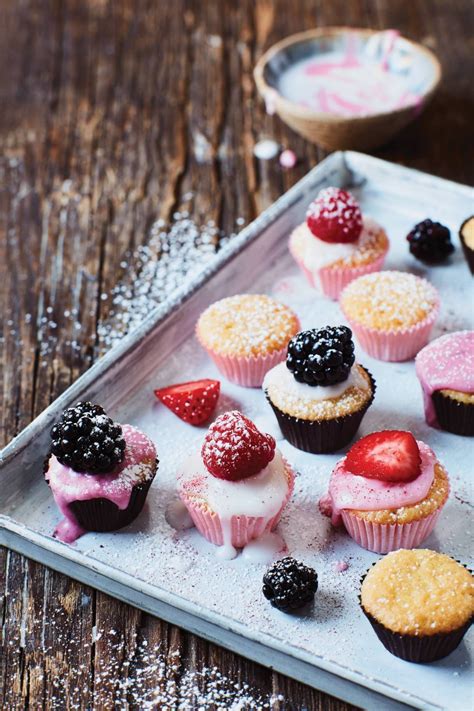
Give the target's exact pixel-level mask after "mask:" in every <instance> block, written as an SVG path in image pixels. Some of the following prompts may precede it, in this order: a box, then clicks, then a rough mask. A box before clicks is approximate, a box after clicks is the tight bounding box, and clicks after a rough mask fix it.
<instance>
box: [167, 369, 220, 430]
mask: <svg viewBox="0 0 474 711" xmlns="http://www.w3.org/2000/svg"><path fill="white" fill-rule="evenodd" d="M220 389H221V384H220V382H219V381H218V380H207V379H204V380H193V381H190V382H188V383H178V384H176V385H169V386H168V387H167V388H158V390H154V393H155V395H156V397H157V398H158V400H160V401H161V402H162V403H163V405H166V407H168V408H169V409H170V410H171V412H174V414H175V415H178V417H179V418H181V419H182V420H184V422H187V423H188V424H190V425H202V423H203V422H206V420H208V419H209V418H210V416H211V415H212V413H213V412H214V410H215V407H216V405H217V400H218V398H219V393H220Z"/></svg>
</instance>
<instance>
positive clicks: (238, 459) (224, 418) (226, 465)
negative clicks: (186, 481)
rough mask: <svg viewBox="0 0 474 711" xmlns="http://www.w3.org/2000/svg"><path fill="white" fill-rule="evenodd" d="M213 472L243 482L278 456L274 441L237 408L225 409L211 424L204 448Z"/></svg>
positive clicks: (204, 454)
mask: <svg viewBox="0 0 474 711" xmlns="http://www.w3.org/2000/svg"><path fill="white" fill-rule="evenodd" d="M201 454H202V458H203V461H204V464H205V465H206V467H207V470H208V471H209V473H210V474H212V475H213V476H215V477H217V478H218V479H226V480H227V481H240V480H241V479H247V477H249V476H254V475H255V474H258V473H259V472H261V471H262V469H265V467H266V466H267V464H268V463H269V462H271V461H272V459H273V457H274V456H275V440H274V439H273V437H271V436H270V435H268V434H263V433H262V432H260V431H259V430H258V429H257V428H256V427H255V425H254V423H253V422H252V421H251V420H249V419H248V417H245V416H244V415H242V413H241V412H239V411H238V410H233V411H232V412H224V414H223V415H220V416H219V417H218V418H217V420H216V421H215V422H213V423H212V425H211V426H210V427H209V432H208V433H207V435H206V438H205V440H204V444H203V445H202V450H201Z"/></svg>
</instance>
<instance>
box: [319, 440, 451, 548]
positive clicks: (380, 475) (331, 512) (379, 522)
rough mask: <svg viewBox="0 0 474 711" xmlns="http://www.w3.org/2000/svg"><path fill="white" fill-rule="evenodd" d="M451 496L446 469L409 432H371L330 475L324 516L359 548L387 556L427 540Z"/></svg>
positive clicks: (322, 501)
mask: <svg viewBox="0 0 474 711" xmlns="http://www.w3.org/2000/svg"><path fill="white" fill-rule="evenodd" d="M448 496H449V479H448V475H447V473H446V470H445V469H444V467H443V466H442V464H440V462H439V461H438V460H437V458H436V456H435V454H434V452H433V451H432V449H430V447H428V445H426V444H425V443H424V442H421V441H417V440H416V439H415V438H414V437H413V435H412V434H411V432H404V431H400V430H385V431H383V432H374V433H372V434H370V435H367V437H363V438H362V439H361V440H359V441H358V442H356V444H355V445H353V447H351V449H350V450H349V452H348V454H347V456H346V457H344V458H343V459H341V460H340V461H339V462H338V463H337V464H336V467H335V469H334V471H333V473H332V475H331V479H330V482H329V490H328V493H327V494H326V495H325V496H324V497H323V498H322V499H321V500H320V502H319V507H320V510H321V512H322V513H324V514H325V515H326V516H329V517H330V518H331V521H332V523H333V525H334V526H340V525H341V524H343V525H344V526H345V528H346V530H347V532H348V533H349V535H350V536H351V537H352V538H353V539H354V540H355V541H356V543H358V544H359V545H360V546H361V547H362V548H366V549H367V550H369V551H373V552H374V553H388V552H389V551H393V550H396V549H397V548H415V547H416V546H419V545H420V543H422V542H423V541H424V540H425V538H427V537H428V536H429V535H430V533H431V532H432V530H433V528H434V527H435V524H436V521H437V520H438V517H439V515H440V513H441V510H442V508H443V506H444V505H445V503H446V501H447V499H448Z"/></svg>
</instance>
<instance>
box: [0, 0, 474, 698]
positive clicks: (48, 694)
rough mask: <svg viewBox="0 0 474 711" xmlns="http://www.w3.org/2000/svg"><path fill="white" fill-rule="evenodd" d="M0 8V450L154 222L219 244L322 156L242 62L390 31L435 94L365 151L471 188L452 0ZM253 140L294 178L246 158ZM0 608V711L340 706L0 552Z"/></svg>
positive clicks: (100, 328) (52, 382) (109, 327)
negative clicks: (219, 234) (179, 219)
mask: <svg viewBox="0 0 474 711" xmlns="http://www.w3.org/2000/svg"><path fill="white" fill-rule="evenodd" d="M0 13H1V16H0V20H1V21H0V67H1V70H0V72H1V74H0V97H1V111H0V146H1V151H0V186H1V190H0V231H1V235H2V239H1V244H0V249H1V255H0V264H1V269H2V272H1V281H0V290H1V294H2V301H1V303H2V313H3V314H4V315H5V322H4V330H3V334H2V338H1V351H2V375H1V378H2V384H1V388H0V393H1V397H2V407H1V412H2V415H1V417H2V421H1V428H2V429H1V440H2V441H3V443H6V442H8V441H9V440H10V439H11V437H12V436H13V435H15V434H16V433H17V432H18V431H19V430H21V429H22V428H23V427H24V426H25V425H27V424H28V423H29V422H30V421H31V419H32V418H33V417H35V416H36V415H37V414H38V413H39V412H40V411H41V410H43V408H45V407H46V406H47V405H48V404H49V403H50V402H51V401H52V400H53V399H54V398H55V397H56V396H57V395H59V393H61V392H62V391H63V390H64V389H65V388H66V387H67V386H68V385H69V384H70V383H71V382H73V381H74V380H75V379H76V378H77V377H78V376H79V375H80V374H81V373H82V372H83V371H84V370H86V369H87V368H88V367H89V366H90V365H91V363H92V362H93V361H94V360H95V359H96V358H97V357H98V356H99V355H100V354H101V353H102V352H103V351H104V350H105V349H106V348H107V347H108V345H109V343H110V333H113V334H117V333H120V331H121V330H124V329H126V328H127V317H126V316H125V317H124V316H123V313H121V312H120V311H121V308H123V306H122V307H120V306H118V305H114V304H112V303H111V301H112V299H111V296H110V295H111V293H112V290H113V288H114V285H115V284H116V283H118V282H120V283H126V280H127V277H128V275H129V274H130V271H131V270H133V269H134V268H136V266H137V265H136V261H137V258H138V263H139V264H140V260H139V256H140V251H139V249H138V248H139V247H140V245H142V244H145V243H147V241H148V240H149V235H150V226H151V224H152V223H153V222H154V221H155V220H156V219H158V218H162V219H163V220H164V221H165V222H166V223H167V222H168V221H169V220H170V218H171V217H172V215H173V213H175V212H176V211H177V210H180V211H183V210H188V211H189V212H190V214H191V216H192V218H193V219H194V220H195V222H196V223H197V224H201V223H203V222H206V221H207V220H209V219H213V220H215V222H216V223H217V224H218V225H219V226H220V227H221V228H222V229H223V230H224V231H225V232H226V233H231V232H232V231H233V230H234V229H235V227H236V220H237V224H239V223H242V221H245V222H248V221H249V220H251V219H252V218H253V217H255V215H257V214H258V213H259V212H260V211H261V210H262V209H263V208H264V207H265V206H267V205H268V204H269V203H271V202H272V201H273V200H274V199H275V198H276V197H278V196H279V195H280V194H281V193H282V192H283V191H284V190H286V189H287V188H288V187H289V186H290V185H291V184H293V183H294V182H295V181H296V180H297V179H298V178H300V177H301V176H302V175H303V174H304V173H305V172H306V171H307V170H308V169H309V168H310V167H311V166H313V165H314V164H315V163H317V162H318V161H319V160H320V159H321V158H322V157H323V156H324V153H323V152H322V151H320V150H318V149H317V148H315V147H314V146H310V145H308V144H307V143H306V142H305V141H303V140H302V139H300V138H298V137H297V136H295V135H294V134H293V133H292V132H291V131H289V130H287V129H286V128H285V127H284V126H283V125H282V124H281V122H280V121H279V120H278V119H277V118H271V117H268V116H266V115H265V113H264V110H263V107H262V104H261V102H260V101H259V100H258V98H257V96H256V92H255V86H254V83H253V79H252V67H253V65H254V63H255V60H256V58H257V57H258V56H259V55H260V54H261V53H262V51H263V50H264V49H266V48H267V47H268V46H269V45H270V44H271V43H273V42H274V41H276V40H278V39H280V38H281V37H283V36H285V35H287V34H290V33H292V32H296V31H299V30H302V29H306V28H309V27H313V26H315V25H331V24H339V25H342V24H344V25H352V26H369V27H378V28H391V27H395V28H398V29H399V30H400V31H401V32H402V33H403V34H404V35H406V36H408V37H411V38H414V39H416V40H419V41H422V42H424V43H425V44H426V45H427V46H429V47H430V48H432V49H434V51H435V52H436V53H437V54H438V56H439V57H440V59H441V62H442V64H443V68H444V80H443V84H442V87H441V89H440V91H439V94H438V96H437V97H436V99H435V100H434V102H433V104H432V105H431V106H430V107H429V109H428V110H427V111H426V113H425V114H423V116H422V117H421V118H420V119H419V120H418V121H417V122H415V123H414V124H413V125H412V126H410V127H409V128H407V129H406V130H405V131H404V132H403V133H402V134H400V136H399V137H398V138H396V140H394V141H393V142H392V143H391V144H390V145H389V146H387V147H385V148H384V149H382V150H380V151H378V152H377V155H379V156H381V157H383V158H386V159H389V160H393V161H399V162H402V163H405V164H407V165H410V166H412V167H415V168H420V169H422V170H427V171H429V172H432V173H435V174H438V175H442V176H444V177H447V178H451V179H453V180H458V181H461V182H468V183H472V182H473V181H474V172H473V171H474V166H473V161H472V155H471V156H469V155H468V151H469V146H470V149H471V153H472V121H473V115H474V85H473V83H472V77H473V76H474V44H473V42H474V40H473V34H472V27H473V26H474V5H473V3H472V1H471V0H451V1H450V2H449V3H448V2H446V1H445V0H306V1H305V0H291V2H290V1H289V0H288V1H287V2H285V0H280V1H278V2H272V1H271V0H254V1H252V0H240V1H237V2H236V1H235V0H225V1H224V0H208V1H206V0H195V2H193V1H192V0H173V2H169V1H168V0H154V1H153V0H148V1H146V0H140V1H138V0H137V1H136V2H133V1H132V0H129V1H127V0H109V1H107V0H67V1H66V0H63V1H61V0H22V1H21V2H18V1H17V0H3V2H2V3H1V7H0ZM266 136H270V137H274V138H276V139H277V140H278V141H279V142H281V144H283V145H285V146H289V147H291V148H293V150H295V151H296V153H297V154H298V156H299V158H300V160H299V163H298V165H297V167H296V168H294V169H293V170H291V171H286V172H284V171H282V170H281V169H280V168H279V167H278V165H277V164H276V163H275V162H267V163H266V162H262V161H260V162H257V161H256V160H255V159H254V157H253V155H252V147H253V145H254V143H255V141H256V140H259V139H260V138H262V137H266ZM433 216H435V215H433ZM238 218H241V219H240V220H238ZM148 254H149V255H150V254H151V252H149V253H148ZM151 256H152V257H153V256H154V258H157V257H158V255H157V254H155V255H153V254H151ZM161 296H162V295H161ZM156 298H160V295H158V296H157V297H156ZM122 302H125V303H129V302H127V300H126V299H125V300H122ZM107 334H109V335H107ZM0 595H1V601H0V605H1V615H2V620H3V629H2V643H3V649H2V655H1V661H0V699H1V701H0V705H1V707H2V708H8V709H23V708H32V709H40V708H48V709H53V708H54V709H55V708H58V709H59V708H61V709H62V708H68V709H69V708H71V709H72V708H73V709H91V708H96V709H112V708H120V709H122V708H137V709H141V708H165V707H166V704H165V702H164V699H165V698H167V699H168V706H167V707H168V708H170V709H174V708H197V707H198V706H199V704H201V706H202V707H203V708H214V707H217V706H219V703H220V704H222V705H221V706H219V707H220V708H230V706H231V702H232V699H233V698H242V693H243V692H242V690H240V691H239V690H238V689H236V688H235V687H233V686H232V685H233V684H243V683H245V682H246V683H248V684H249V685H250V687H251V690H250V691H249V700H248V704H247V707H248V708H256V707H258V703H257V701H256V699H257V697H258V695H260V699H264V700H265V699H266V700H267V703H270V704H271V706H272V708H274V709H283V708H285V709H303V708H306V709H318V708H319V709H323V708H324V709H330V708H332V709H348V708H349V706H347V705H346V704H344V703H342V702H339V701H337V700H335V699H332V698H330V697H328V696H325V695H324V694H321V693H318V692H317V691H313V690H311V689H309V688H306V687H304V686H303V685H301V684H298V683H296V682H294V681H291V680H289V679H287V678H285V677H283V676H281V675H279V674H275V673H272V672H271V671H269V670H266V669H264V668H262V667H260V666H258V665H256V664H252V663H250V662H248V661H246V660H244V659H242V658H240V657H237V656H236V655H234V654H231V653H229V652H226V651H225V650H222V649H219V648H217V647H216V646H214V645H212V644H208V643H207V642H204V641H202V640H200V639H197V638H196V637H194V636H192V635H190V634H187V633H186V632H184V631H183V630H180V629H178V628H176V627H173V626H171V625H168V624H166V623H165V622H162V621H160V620H158V619H155V618H152V617H150V616H149V615H146V614H144V613H142V612H139V611H138V610H135V609H133V608H131V607H128V606H127V605H124V604H122V603H120V602H117V601H116V600H113V599H111V598H110V597H108V596H107V595H104V594H102V593H99V592H96V591H95V590H93V589H91V588H87V587H85V586H83V585H80V584H78V583H76V582H74V581H72V580H69V579H67V578H65V577H64V576H62V575H59V574H57V573H55V572H53V571H52V570H48V569H46V568H44V567H43V566H41V565H38V564H36V563H34V562H32V561H29V560H27V559H25V558H23V557H21V556H19V555H16V554H14V553H12V552H8V551H7V550H0ZM205 666H206V667H208V668H213V669H214V668H215V669H214V672H213V675H212V679H211V680H210V677H209V675H206V673H203V667H205ZM219 673H220V674H221V675H222V676H223V677H225V678H222V677H220V676H219ZM224 687H225V688H226V689H227V692H228V696H227V697H225V696H223V689H224ZM272 694H273V695H274V697H273V699H271V698H270V697H271V695H272ZM200 695H201V697H202V698H201V700H199V697H200ZM279 695H280V696H279ZM211 698H214V701H215V703H214V705H213V704H212V703H211V701H210V699H211ZM225 698H226V699H227V700H224V701H223V700H222V699H225ZM160 699H161V700H160ZM203 699H204V700H203ZM206 699H207V701H206ZM269 699H270V701H269ZM180 700H181V701H182V702H183V704H184V702H186V701H187V704H188V705H185V704H184V705H183V706H179V703H180ZM183 700H184V701H183ZM262 703H263V702H262ZM252 704H253V705H252ZM244 707H245V706H244Z"/></svg>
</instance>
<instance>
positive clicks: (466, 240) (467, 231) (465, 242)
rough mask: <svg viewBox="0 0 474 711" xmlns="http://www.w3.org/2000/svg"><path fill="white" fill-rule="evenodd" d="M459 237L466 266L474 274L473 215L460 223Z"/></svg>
mask: <svg viewBox="0 0 474 711" xmlns="http://www.w3.org/2000/svg"><path fill="white" fill-rule="evenodd" d="M459 239H460V240H461V245H462V251H463V252H464V256H465V258H466V262H467V264H468V267H469V269H470V271H471V274H474V215H471V217H468V218H467V220H464V222H463V223H462V225H461V228H460V230H459Z"/></svg>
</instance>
